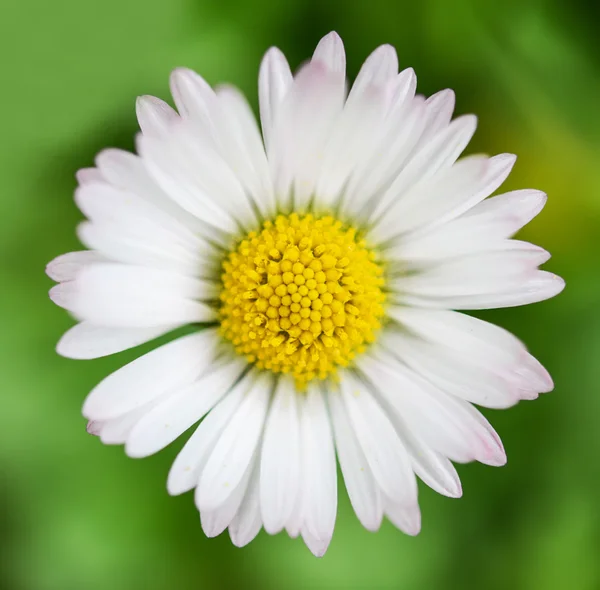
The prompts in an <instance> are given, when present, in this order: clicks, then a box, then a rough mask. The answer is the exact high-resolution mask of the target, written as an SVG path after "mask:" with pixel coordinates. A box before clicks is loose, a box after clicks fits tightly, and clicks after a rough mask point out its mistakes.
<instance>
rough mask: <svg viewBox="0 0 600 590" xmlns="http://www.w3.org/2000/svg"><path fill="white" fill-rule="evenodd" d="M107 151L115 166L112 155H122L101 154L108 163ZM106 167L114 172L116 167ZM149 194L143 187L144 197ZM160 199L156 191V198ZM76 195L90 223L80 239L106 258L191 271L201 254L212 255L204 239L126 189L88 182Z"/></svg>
mask: <svg viewBox="0 0 600 590" xmlns="http://www.w3.org/2000/svg"><path fill="white" fill-rule="evenodd" d="M124 153H125V152H123V154H124ZM109 155H110V156H111V159H110V160H108V162H110V163H111V164H113V166H115V167H116V164H115V163H114V160H117V159H121V156H116V154H105V160H104V163H105V165H108V162H107V161H106V160H107V159H108V156H109ZM130 155H131V154H130ZM132 157H134V156H132ZM121 166H122V167H123V168H125V167H126V163H125V162H121ZM110 169H111V170H112V171H113V173H115V174H117V173H118V171H117V170H116V169H115V168H110ZM132 184H134V181H132ZM150 194H151V193H150V192H149V191H146V197H148V195H150ZM161 198H163V197H161V196H160V195H158V196H157V200H160V199H161ZM75 200H76V202H77V204H78V206H79V207H80V209H81V210H82V211H83V212H84V213H85V215H86V216H87V217H88V218H89V219H90V220H92V222H93V224H92V225H91V227H90V226H89V224H85V225H84V226H83V229H82V230H81V232H80V238H81V239H82V241H84V242H85V243H88V242H90V245H91V247H92V248H94V249H97V250H99V251H101V253H103V254H105V255H106V256H107V257H108V258H112V259H114V260H118V261H123V262H129V263H134V264H146V265H154V266H160V265H162V266H163V267H165V268H175V269H177V268H180V269H182V270H184V271H187V272H189V274H196V273H195V272H194V270H195V266H200V265H201V264H202V262H203V258H205V257H206V256H207V255H211V254H213V252H212V251H211V250H212V249H211V248H210V247H208V246H207V244H206V242H205V241H204V240H202V239H200V238H199V237H198V236H197V234H195V233H193V232H192V231H191V230H190V229H189V228H188V227H185V226H184V225H183V224H181V223H180V222H178V221H177V220H175V219H174V218H172V217H171V216H170V215H169V214H168V213H167V212H166V211H163V210H161V208H160V207H159V206H157V205H156V204H154V203H151V202H149V201H148V200H147V198H141V197H139V196H137V194H133V193H132V192H129V191H128V190H127V189H124V188H117V187H114V186H110V185H106V184H88V185H85V186H83V187H80V188H79V189H77V191H76V193H75ZM111 244H112V245H113V247H112V248H111ZM114 245H116V247H115V246H114Z"/></svg>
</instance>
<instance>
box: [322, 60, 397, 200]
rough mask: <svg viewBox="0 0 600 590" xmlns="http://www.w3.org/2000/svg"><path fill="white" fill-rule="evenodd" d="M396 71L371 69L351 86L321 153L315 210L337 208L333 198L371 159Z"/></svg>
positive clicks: (339, 193)
mask: <svg viewBox="0 0 600 590" xmlns="http://www.w3.org/2000/svg"><path fill="white" fill-rule="evenodd" d="M382 53H383V54H385V53H386V51H383V52H382ZM363 67H366V66H363ZM367 69H368V68H367ZM396 71H397V68H396V69H394V68H393V67H392V68H386V67H384V68H383V69H382V70H381V71H379V72H371V73H372V74H373V77H372V78H369V75H370V74H369V73H367V74H365V76H363V78H364V79H363V80H362V83H360V84H358V85H356V84H355V86H354V87H353V88H352V91H351V92H350V96H349V97H348V100H347V102H346V104H345V106H344V109H343V111H342V113H341V115H340V116H339V118H338V120H337V121H336V123H335V125H334V126H333V128H332V130H331V133H330V137H329V139H328V141H327V144H326V146H325V149H324V152H323V157H322V165H321V171H320V176H319V179H318V182H317V186H316V190H315V194H316V198H317V200H316V203H315V205H316V206H317V210H319V209H323V210H325V211H327V210H330V209H331V208H333V207H336V206H337V203H336V201H337V200H338V199H339V198H340V197H341V196H342V193H343V191H344V189H345V188H346V186H347V185H348V183H349V182H350V179H351V177H352V175H353V174H354V173H355V172H356V170H357V167H358V166H361V165H363V164H364V162H365V160H368V159H369V158H370V155H371V153H372V151H373V148H374V146H375V145H376V142H377V140H378V139H379V138H380V137H381V134H382V133H383V132H384V131H385V127H384V125H383V121H384V118H385V116H386V114H387V111H388V105H389V102H390V97H391V94H392V85H393V84H394V83H395V82H396V80H395V78H396V75H397V74H396ZM359 76H360V74H359ZM363 198H364V195H363Z"/></svg>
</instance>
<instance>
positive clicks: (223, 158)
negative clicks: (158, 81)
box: [48, 33, 564, 556]
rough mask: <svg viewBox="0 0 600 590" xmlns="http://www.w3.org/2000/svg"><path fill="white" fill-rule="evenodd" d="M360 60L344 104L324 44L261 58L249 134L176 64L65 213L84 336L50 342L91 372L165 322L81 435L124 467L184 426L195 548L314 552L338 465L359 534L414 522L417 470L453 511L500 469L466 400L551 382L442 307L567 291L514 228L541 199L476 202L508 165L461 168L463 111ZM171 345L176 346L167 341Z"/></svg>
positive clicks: (68, 276) (517, 349)
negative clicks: (293, 60)
mask: <svg viewBox="0 0 600 590" xmlns="http://www.w3.org/2000/svg"><path fill="white" fill-rule="evenodd" d="M415 88H416V77H415V73H414V71H413V70H412V69H410V68H409V69H405V70H403V71H401V72H400V73H399V72H398V60H397V57H396V52H395V50H394V49H393V48H392V47H391V46H389V45H383V46H381V47H379V48H378V49H376V50H375V51H374V52H373V53H372V54H371V55H370V56H369V57H368V59H367V60H366V62H365V63H364V65H363V66H362V68H361V70H360V72H359V74H358V76H357V78H356V80H355V82H354V84H353V85H352V87H351V89H350V90H349V91H347V86H346V76H345V54H344V48H343V45H342V41H341V39H340V38H339V37H338V35H336V34H335V33H331V34H329V35H327V36H326V37H324V38H323V39H322V40H321V42H320V43H319V44H318V46H317V48H316V50H315V52H314V55H313V56H312V59H311V60H310V61H309V62H308V63H306V64H305V65H303V66H302V67H301V68H300V69H299V70H298V72H297V73H296V74H295V75H293V74H292V72H291V71H290V67H289V65H288V63H287V61H286V59H285V57H284V56H283V54H282V53H281V52H280V51H279V50H278V49H275V48H273V49H270V50H269V51H268V52H267V53H266V55H265V57H264V59H263V62H262V64H261V67H260V73H259V79H258V90H259V102H260V122H261V125H262V134H261V132H260V131H259V127H258V125H257V124H256V121H255V118H254V116H253V113H252V110H251V108H250V107H249V106H248V103H247V102H246V101H245V99H244V97H243V96H242V95H241V94H240V92H238V91H237V90H236V89H235V88H233V87H230V86H219V87H217V88H215V89H212V88H211V87H210V86H209V85H208V84H207V83H206V82H205V81H204V80H203V79H202V78H201V77H200V76H198V75H197V74H195V73H194V72H192V71H190V70H187V69H177V70H175V71H174V72H173V74H172V76H171V92H172V95H173V99H174V101H175V105H176V107H177V111H175V110H174V109H172V108H171V107H170V106H168V105H167V104H166V103H165V102H163V101H162V100H159V99H157V98H153V97H149V96H143V97H141V98H139V99H138V102H137V117H138V121H139V124H140V127H141V133H140V134H139V135H138V137H137V152H138V154H137V155H135V154H131V153H128V152H124V151H121V150H117V149H108V150H105V151H103V152H101V153H100V154H99V155H98V156H97V158H96V161H95V164H96V166H95V167H94V168H87V169H84V170H80V171H79V172H78V174H77V178H78V181H79V187H78V188H77V191H76V194H75V200H76V203H77V205H78V206H79V208H80V209H81V211H82V212H83V213H84V215H85V217H86V218H87V221H84V222H82V223H81V225H80V226H79V227H78V235H79V238H80V239H81V241H82V242H83V243H84V244H85V246H86V247H87V248H89V249H88V250H85V251H81V252H71V253H69V254H65V255H63V256H59V257H58V258H57V259H55V260H54V261H52V262H51V263H50V264H49V266H48V274H49V275H50V277H51V278H52V279H54V280H55V281H57V282H58V285H56V286H54V287H53V288H52V290H51V291H50V296H51V298H52V300H53V301H54V302H55V303H56V304H58V305H60V306H61V307H64V308H65V309H67V310H68V311H69V312H71V313H72V315H73V316H74V317H75V318H76V319H77V321H78V322H79V323H78V324H77V325H76V326H74V327H73V328H71V329H70V330H69V331H68V332H67V333H66V334H65V335H64V336H63V337H62V339H61V340H60V342H59V344H58V352H59V353H60V354H61V355H63V356H66V357H70V358H77V359H90V358H96V357H101V356H105V355H109V354H113V353H117V352H119V351H122V350H125V349H129V348H132V347H135V346H137V345H139V344H141V343H143V342H148V341H151V340H153V339H155V338H157V337H159V336H162V335H165V334H167V333H169V332H172V331H173V330H176V329H178V328H181V327H182V326H191V328H188V329H187V332H188V333H187V334H186V335H183V336H181V337H178V338H174V339H172V340H171V341H170V342H168V343H167V344H163V345H162V346H160V347H158V348H156V349H155V350H153V351H152V352H149V353H147V354H145V355H143V356H141V357H139V358H138V359H137V360H135V361H133V362H131V363H130V364H128V365H126V366H125V367H123V368H121V369H119V370H118V371H116V372H115V373H113V374H112V375H110V376H108V377H107V378H106V379H104V380H103V381H102V382H101V383H100V384H99V385H98V386H97V387H96V388H95V389H94V390H93V391H92V392H91V393H90V394H89V396H88V397H87V399H86V401H85V403H84V406H83V414H84V416H85V417H86V418H87V419H88V420H89V424H88V430H89V431H90V432H92V433H93V434H96V435H97V436H99V438H100V440H101V441H102V442H104V443H106V444H124V445H125V451H126V453H127V454H128V455H129V456H131V457H145V456H148V455H151V454H152V453H156V452H157V451H159V450H161V449H162V448H164V447H165V446H167V445H168V444H169V443H171V442H172V441H173V440H175V439H176V438H177V437H179V436H180V435H181V434H182V433H184V432H185V431H186V430H188V429H189V428H191V427H192V426H194V425H195V424H197V423H198V422H199V425H198V426H197V427H196V429H195V430H194V432H193V433H192V435H191V437H190V438H189V439H188V441H187V442H186V443H185V445H184V446H183V448H182V450H181V451H180V453H179V455H178V456H177V458H176V460H175V462H174V464H173V466H172V468H171V471H170V473H169V477H168V482H167V487H168V491H169V493H171V494H181V493H183V492H186V491H188V490H192V489H195V502H196V505H197V507H198V510H199V512H200V520H201V524H202V528H203V530H204V532H205V533H206V534H207V535H208V536H209V537H212V536H215V535H218V534H220V533H222V532H223V531H224V530H225V529H229V535H230V536H231V539H232V541H233V543H234V544H235V545H238V546H243V545H245V544H247V543H249V542H250V541H251V540H252V539H253V538H254V537H256V535H257V534H258V532H259V531H260V529H261V528H264V529H265V530H266V532H267V533H269V534H275V533H278V532H280V531H282V530H286V531H287V532H288V534H289V535H290V536H292V537H296V536H298V535H300V536H302V538H303V540H304V542H305V543H306V545H307V546H308V548H309V549H310V550H311V551H312V552H313V553H314V554H315V555H317V556H321V555H323V554H324V553H325V551H326V549H327V547H328V545H329V543H330V540H331V538H332V535H333V530H334V524H335V519H336V512H337V493H338V492H337V476H336V461H337V462H339V465H340V467H341V472H342V474H343V480H344V483H345V486H346V489H347V491H348V494H349V497H350V501H351V503H352V506H353V508H354V511H355V512H356V516H357V517H358V519H359V520H360V522H361V523H362V524H363V525H364V527H365V528H367V529H368V530H370V531H375V530H377V529H378V528H379V526H380V524H381V522H382V519H383V517H384V516H386V517H387V518H388V519H389V520H390V521H391V522H392V523H394V524H395V525H396V526H397V527H398V528H400V529H401V530H402V531H404V532H405V533H407V534H409V535H415V534H417V533H418V532H419V530H420V521H421V517H420V512H419V506H418V500H417V477H419V478H420V479H421V480H423V481H424V482H425V483H426V484H427V485H429V486H430V487H431V488H433V489H434V490H436V491H437V492H439V493H441V494H444V495H446V496H450V497H458V496H460V495H461V485H460V481H459V477H458V475H457V473H456V470H455V468H454V466H453V462H459V463H462V462H467V461H480V462H481V463H485V464H487V465H503V464H504V463H505V461H506V456H505V453H504V449H503V447H502V443H501V442H500V439H499V437H498V435H497V434H496V432H495V431H494V430H493V429H492V427H491V426H490V424H489V423H488V421H487V420H486V419H485V418H484V417H483V416H482V415H481V413H480V412H479V411H478V410H477V409H475V407H474V404H475V405H479V406H485V407H489V408H506V407H509V406H512V405H514V404H516V403H517V402H518V401H519V400H523V399H535V398H536V397H538V394H539V393H541V392H547V391H550V390H551V389H552V387H553V384H552V380H551V378H550V376H549V375H548V373H547V371H546V370H545V369H544V368H543V367H542V366H541V365H540V363H539V362H538V361H537V360H536V359H535V358H534V357H533V356H531V355H530V354H529V353H528V352H527V349H526V348H525V346H524V345H523V344H522V343H521V342H520V341H519V340H517V339H516V338H515V337H514V336H512V335H511V334H510V333H508V332H506V331H505V330H503V329H501V328H499V327H496V326H494V325H491V324H489V323H487V322H484V321H482V320H479V319H476V318H474V317H472V316H470V315H466V314H464V313H460V311H456V310H476V309H488V308H497V307H509V306H516V305H524V304H528V303H534V302H536V301H541V300H543V299H547V298H549V297H552V296H554V295H556V294H557V293H559V292H560V291H561V290H562V288H563V286H564V283H563V281H562V280H561V279H560V278H558V277H557V276H555V275H553V274H550V273H548V272H546V271H542V270H539V269H538V266H539V265H541V264H543V263H544V262H546V261H547V260H548V258H549V254H548V253H547V252H546V251H545V250H543V249H541V248H539V247H537V246H534V245H532V244H529V243H525V242H522V241H518V240H513V239H511V237H512V236H513V235H514V234H515V232H517V231H518V230H519V229H520V228H521V227H523V226H524V225H525V224H526V223H528V222H529V221H530V220H531V219H532V218H533V217H534V216H535V215H537V214H538V213H539V212H540V210H541V209H542V207H543V206H544V203H545V201H546V196H545V195H544V194H543V193H542V192H540V191H536V190H518V191H513V192H509V193H505V194H501V195H498V196H494V197H491V198H488V197H489V196H490V195H491V194H492V193H494V192H495V191H496V189H498V187H500V185H501V184H502V183H503V182H504V180H505V179H506V177H507V176H508V174H509V173H510V171H511V168H512V167H513V165H514V163H515V156H513V155H511V154H501V155H499V156H494V157H491V158H490V157H487V156H483V155H473V156H468V157H463V158H461V159H459V158H460V156H461V154H462V152H463V150H464V149H465V148H466V146H467V144H468V143H469V140H470V139H471V137H472V135H473V133H474V132H475V127H476V124H477V120H476V118H475V117H474V116H473V115H466V116H461V117H457V118H454V119H453V118H452V115H453V110H454V94H453V92H452V91H451V90H444V91H442V92H439V93H437V94H434V95H433V96H431V97H429V98H425V97H423V96H421V95H418V94H415ZM180 333H181V331H180Z"/></svg>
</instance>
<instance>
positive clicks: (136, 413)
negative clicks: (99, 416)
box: [100, 396, 162, 445]
mask: <svg viewBox="0 0 600 590" xmlns="http://www.w3.org/2000/svg"><path fill="white" fill-rule="evenodd" d="M161 399H162V396H159V397H158V398H157V399H154V400H152V401H150V402H148V403H147V404H144V405H143V406H141V407H139V408H136V409H135V410H131V411H130V412H127V413H126V414H123V415H122V416H118V417H116V418H111V419H109V420H104V421H102V422H101V423H102V428H101V430H100V440H101V441H102V442H103V443H104V444H105V445H122V444H124V443H125V441H126V440H127V437H128V436H129V433H130V432H131V431H132V430H133V428H134V427H135V425H136V424H137V423H138V422H139V421H140V420H141V419H142V418H143V417H144V416H145V415H146V414H147V413H148V412H149V411H150V410H151V409H152V408H154V407H155V406H156V404H158V403H159V402H160V400H161Z"/></svg>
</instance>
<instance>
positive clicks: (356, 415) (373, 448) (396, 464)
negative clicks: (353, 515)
mask: <svg viewBox="0 0 600 590" xmlns="http://www.w3.org/2000/svg"><path fill="white" fill-rule="evenodd" d="M341 389H342V397H343V399H344V403H345V405H346V409H347V410H348V416H349V418H350V422H351V424H352V426H353V428H354V431H355V432H356V436H357V438H358V441H359V443H360V446H361V448H362V451H363V453H364V454H365V457H366V459H367V461H368V463H369V467H370V468H371V471H372V472H373V476H374V477H375V480H376V481H377V483H378V484H379V486H380V487H381V490H382V492H383V493H384V494H385V495H386V496H388V497H390V498H394V500H395V501H396V502H399V503H402V504H404V505H406V506H408V505H411V504H412V503H414V502H415V501H416V497H417V486H416V481H415V476H414V473H413V471H412V468H411V466H410V459H409V457H408V454H407V452H406V449H405V448H404V445H403V444H402V441H401V440H400V438H399V437H398V434H397V432H396V430H395V429H394V427H393V425H392V424H391V422H390V421H389V418H388V417H387V416H386V415H385V413H384V412H383V410H382V409H381V407H380V406H379V404H378V403H377V402H376V401H375V400H374V399H373V397H372V395H371V393H370V392H369V391H368V389H367V387H366V386H365V385H364V384H363V383H361V382H360V381H358V380H357V379H355V378H354V377H352V376H351V375H349V374H347V375H345V376H344V379H343V380H342V382H341Z"/></svg>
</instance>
